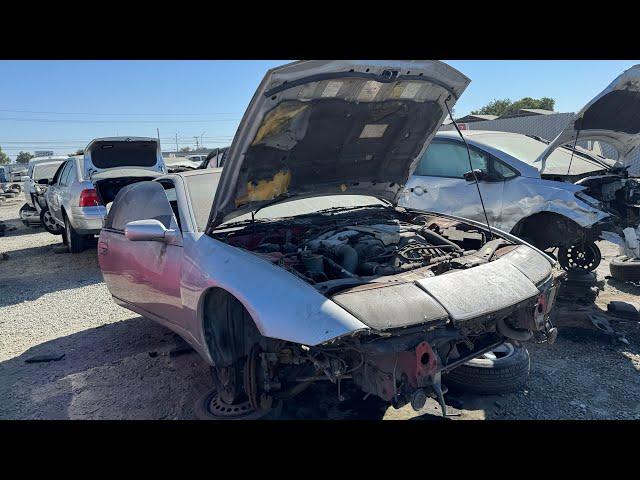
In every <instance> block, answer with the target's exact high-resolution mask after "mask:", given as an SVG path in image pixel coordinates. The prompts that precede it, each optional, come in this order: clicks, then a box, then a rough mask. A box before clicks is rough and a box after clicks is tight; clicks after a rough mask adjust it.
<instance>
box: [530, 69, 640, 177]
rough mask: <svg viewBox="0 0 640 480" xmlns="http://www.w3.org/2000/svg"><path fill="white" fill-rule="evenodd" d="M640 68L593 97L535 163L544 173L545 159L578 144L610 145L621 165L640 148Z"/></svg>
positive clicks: (623, 75) (627, 72) (625, 73)
mask: <svg viewBox="0 0 640 480" xmlns="http://www.w3.org/2000/svg"><path fill="white" fill-rule="evenodd" d="M639 134H640V65H635V66H633V67H631V68H630V69H628V70H626V71H625V72H623V73H622V74H621V75H620V76H619V77H618V78H616V79H615V80H614V81H613V82H611V84H610V85H609V86H608V87H607V88H605V89H604V90H603V91H602V92H600V93H599V94H598V95H596V96H595V97H594V98H593V99H592V100H591V101H590V102H589V103H587V104H586V105H585V106H584V107H583V108H582V110H580V111H579V112H578V113H577V114H576V115H575V117H574V118H573V119H572V120H571V121H570V122H569V124H568V125H567V126H566V127H565V129H564V130H563V131H562V132H561V133H560V135H558V136H557V137H556V138H555V139H554V140H553V141H552V142H551V143H550V144H549V146H548V147H547V148H546V149H545V150H544V151H543V152H542V153H541V154H540V156H539V157H538V158H537V160H536V161H539V162H542V170H544V167H545V162H546V159H547V157H549V155H550V154H551V152H553V151H554V150H555V149H556V148H558V147H561V146H563V145H566V144H571V146H573V144H574V143H575V141H576V136H577V137H578V141H580V140H598V141H602V142H606V143H608V144H610V145H611V146H612V147H614V148H615V149H616V151H617V152H618V160H619V161H622V160H623V159H624V158H625V157H626V156H627V155H629V153H631V152H632V151H633V149H634V148H636V147H637V146H638V144H640V135H639Z"/></svg>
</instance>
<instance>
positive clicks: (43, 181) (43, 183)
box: [22, 177, 49, 185]
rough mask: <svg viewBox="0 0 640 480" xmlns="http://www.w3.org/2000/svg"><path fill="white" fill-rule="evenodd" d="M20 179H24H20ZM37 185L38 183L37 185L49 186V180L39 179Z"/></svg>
mask: <svg viewBox="0 0 640 480" xmlns="http://www.w3.org/2000/svg"><path fill="white" fill-rule="evenodd" d="M22 178H24V177H22ZM27 178H29V177H27ZM23 181H24V180H23ZM37 183H38V185H49V179H48V178H41V179H40V180H38V182H37Z"/></svg>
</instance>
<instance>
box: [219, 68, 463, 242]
mask: <svg viewBox="0 0 640 480" xmlns="http://www.w3.org/2000/svg"><path fill="white" fill-rule="evenodd" d="M469 82H470V80H469V79H468V78H467V77H465V76H464V75H462V74H461V73H460V72H458V71H457V70H455V69H454V68H452V67H450V66H448V65H446V64H444V63H442V62H438V61H428V60H420V61H401V60H392V61H356V60H353V61H346V60H344V61H343V60H333V61H300V62H294V63H291V64H288V65H284V66H282V67H278V68H275V69H273V70H270V71H269V72H267V74H266V76H265V77H264V79H263V80H262V82H261V84H260V86H259V87H258V89H257V91H256V93H255V95H254V97H253V99H252V100H251V103H250V104H249V107H248V108H247V111H246V112H245V114H244V117H243V119H242V121H241V122H240V126H239V127H238V131H237V132H236V135H235V138H234V140H233V143H232V145H231V147H230V149H229V152H228V155H227V160H226V162H225V168H224V170H223V173H222V177H221V179H220V184H219V185H218V189H217V191H216V195H215V199H214V203H213V207H212V211H211V215H210V218H209V226H208V229H207V231H209V232H210V231H212V230H213V229H214V228H215V227H216V226H217V225H219V224H220V223H222V222H224V221H227V220H229V219H231V218H235V217H237V216H239V215H242V214H243V213H247V212H249V211H252V210H256V209H258V208H260V207H261V206H264V205H266V204H267V203H269V202H273V201H274V200H275V201H279V200H280V199H285V198H288V197H313V196H322V195H336V194H351V195H370V196H374V197H378V198H381V199H385V200H388V201H390V202H395V201H396V200H397V196H398V194H399V192H400V191H401V190H402V187H403V186H404V184H405V183H406V182H407V180H408V178H409V176H410V175H411V172H412V171H413V169H414V168H415V166H416V164H417V161H418V159H419V158H420V157H421V155H422V153H424V150H425V149H426V147H427V145H428V144H429V142H430V141H431V139H432V138H433V135H434V134H435V132H436V131H437V129H438V128H439V126H440V125H441V124H442V121H443V120H444V118H445V117H446V115H447V110H446V107H445V102H447V104H448V105H449V107H450V108H452V107H453V105H454V104H455V102H456V100H457V99H458V98H459V97H460V95H461V94H462V92H463V91H464V90H465V88H466V87H467V85H468V84H469Z"/></svg>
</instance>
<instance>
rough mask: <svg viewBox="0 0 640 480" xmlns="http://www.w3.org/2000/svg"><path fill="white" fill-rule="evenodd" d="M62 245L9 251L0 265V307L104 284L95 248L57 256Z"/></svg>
mask: <svg viewBox="0 0 640 480" xmlns="http://www.w3.org/2000/svg"><path fill="white" fill-rule="evenodd" d="M61 245H62V244H61V243H60V244H48V245H43V246H37V247H30V248H23V249H18V250H7V251H6V253H7V257H8V258H7V259H6V260H2V261H1V262H0V307H5V306H9V305H15V304H17V303H21V302H25V301H31V300H36V299H38V298H40V297H41V296H43V295H45V294H47V293H51V292H57V291H61V290H67V289H71V288H78V287H82V286H86V285H93V284H96V283H100V282H102V281H103V279H102V274H101V273H100V268H99V266H98V258H97V255H96V250H95V249H88V250H85V251H84V252H82V253H80V254H77V255H73V256H72V255H71V254H70V253H66V252H65V253H55V249H56V248H58V247H59V246H61Z"/></svg>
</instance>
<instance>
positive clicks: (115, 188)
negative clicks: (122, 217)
mask: <svg viewBox="0 0 640 480" xmlns="http://www.w3.org/2000/svg"><path fill="white" fill-rule="evenodd" d="M162 175H163V174H162V173H160V172H154V171H152V170H146V169H143V168H112V169H109V170H105V171H103V172H101V173H96V174H94V175H92V176H91V181H92V183H93V185H94V187H95V189H96V193H97V194H98V198H99V199H100V202H101V203H102V205H108V204H109V203H111V202H113V200H114V199H115V198H116V195H118V192H119V191H120V190H122V189H123V188H124V187H126V186H127V185H131V184H132V183H136V182H143V181H145V180H153V179H155V178H158V177H160V176H162Z"/></svg>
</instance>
